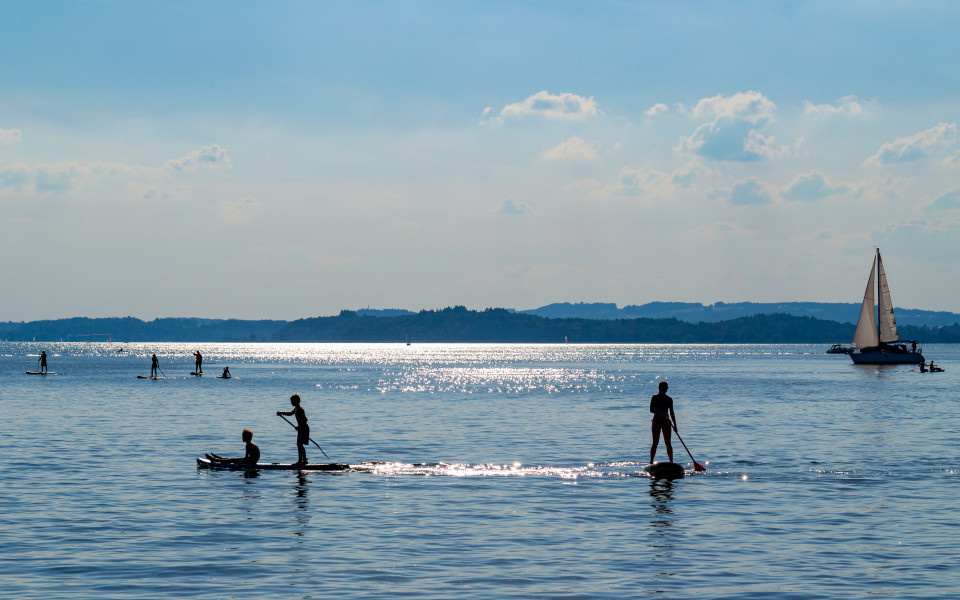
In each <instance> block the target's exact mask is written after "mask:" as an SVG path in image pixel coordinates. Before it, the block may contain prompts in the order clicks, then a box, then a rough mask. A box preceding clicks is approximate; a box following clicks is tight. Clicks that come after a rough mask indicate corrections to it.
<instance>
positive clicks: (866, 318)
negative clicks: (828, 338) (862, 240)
mask: <svg viewBox="0 0 960 600" xmlns="http://www.w3.org/2000/svg"><path fill="white" fill-rule="evenodd" d="M876 271H877V265H876V263H872V264H871V265H870V279H869V280H868V281H867V291H866V292H864V293H863V304H862V305H860V318H859V319H857V330H856V331H854V332H853V345H854V347H856V348H860V349H863V348H873V347H875V346H879V345H880V340H879V338H878V337H877V322H876V320H875V319H874V316H873V313H874V300H873V289H874V282H875V281H876Z"/></svg>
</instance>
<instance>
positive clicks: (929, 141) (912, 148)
mask: <svg viewBox="0 0 960 600" xmlns="http://www.w3.org/2000/svg"><path fill="white" fill-rule="evenodd" d="M956 141H957V124H956V123H945V122H942V121H941V122H940V123H937V125H936V126H934V127H931V128H930V129H926V130H924V131H921V132H919V133H915V134H913V135H911V136H909V137H902V138H897V139H895V140H894V141H892V142H887V143H886V144H884V145H882V146H880V149H879V150H878V151H877V153H876V154H874V155H873V156H871V157H870V158H868V159H867V160H866V161H865V162H866V164H877V165H889V164H895V163H904V162H910V161H915V160H920V159H921V158H926V157H928V156H930V155H931V154H938V153H940V152H942V151H944V150H946V149H947V148H949V147H950V146H952V145H953V144H954V143H955V142H956Z"/></svg>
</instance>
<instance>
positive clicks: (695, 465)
mask: <svg viewBox="0 0 960 600" xmlns="http://www.w3.org/2000/svg"><path fill="white" fill-rule="evenodd" d="M673 432H674V433H675V434H677V439H678V440H680V443H681V444H683V438H682V437H680V432H679V431H677V428H676V427H674V428H673ZM683 449H684V450H686V451H687V454H688V455H689V456H690V460H692V461H693V470H694V471H706V470H707V468H706V467H705V466H703V465H701V464H700V463H698V462H697V461H696V459H694V458H693V455H692V454H690V448H687V445H686V444H683Z"/></svg>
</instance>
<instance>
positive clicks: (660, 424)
mask: <svg viewBox="0 0 960 600" xmlns="http://www.w3.org/2000/svg"><path fill="white" fill-rule="evenodd" d="M668 387H669V386H668V385H667V382H666V381H661V382H660V386H659V392H658V393H656V394H654V395H653V396H652V397H651V398H650V412H652V413H653V419H652V421H651V432H652V433H653V445H652V446H650V464H653V459H654V457H655V456H656V455H657V446H659V445H660V434H661V433H663V443H664V444H665V445H666V446H667V458H668V459H669V460H670V462H673V446H672V445H671V444H670V428H671V426H672V427H673V429H676V428H677V415H675V414H674V412H673V398H671V397H670V396H668V395H667V388H668Z"/></svg>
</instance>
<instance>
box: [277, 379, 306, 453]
mask: <svg viewBox="0 0 960 600" xmlns="http://www.w3.org/2000/svg"><path fill="white" fill-rule="evenodd" d="M290 404H292V405H293V410H291V411H289V412H282V411H279V410H278V411H277V414H278V415H287V416H288V417H289V416H293V417H296V419H297V424H296V425H295V427H296V428H297V462H298V463H300V464H301V465H305V464H307V449H306V445H307V444H309V443H310V426H309V425H307V413H305V412H303V407H302V406H300V394H294V395H292V396H290Z"/></svg>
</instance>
